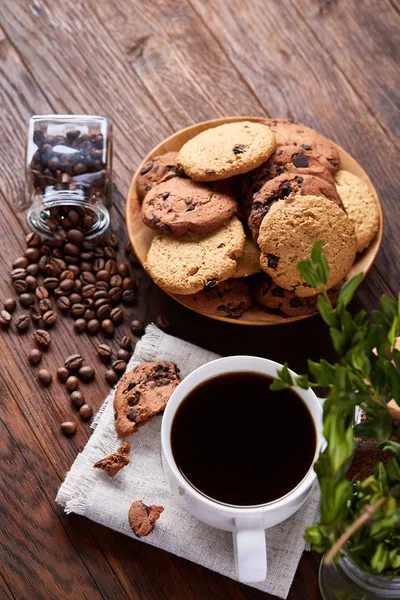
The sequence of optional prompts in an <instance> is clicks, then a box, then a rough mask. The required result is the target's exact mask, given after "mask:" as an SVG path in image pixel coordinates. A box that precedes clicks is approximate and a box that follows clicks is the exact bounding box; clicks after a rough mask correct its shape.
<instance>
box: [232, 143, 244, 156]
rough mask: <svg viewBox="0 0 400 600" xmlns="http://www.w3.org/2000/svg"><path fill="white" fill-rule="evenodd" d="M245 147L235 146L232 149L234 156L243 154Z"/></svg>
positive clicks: (241, 145)
mask: <svg viewBox="0 0 400 600" xmlns="http://www.w3.org/2000/svg"><path fill="white" fill-rule="evenodd" d="M246 150H247V147H246V146H243V144H237V145H236V146H234V147H233V152H234V154H243V152H246Z"/></svg>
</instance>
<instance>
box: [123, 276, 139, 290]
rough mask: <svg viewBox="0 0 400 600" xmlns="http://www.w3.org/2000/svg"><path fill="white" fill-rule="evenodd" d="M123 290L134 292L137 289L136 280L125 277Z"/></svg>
mask: <svg viewBox="0 0 400 600" xmlns="http://www.w3.org/2000/svg"><path fill="white" fill-rule="evenodd" d="M122 289H123V290H134V289H136V279H135V278H134V277H124V279H123V280H122Z"/></svg>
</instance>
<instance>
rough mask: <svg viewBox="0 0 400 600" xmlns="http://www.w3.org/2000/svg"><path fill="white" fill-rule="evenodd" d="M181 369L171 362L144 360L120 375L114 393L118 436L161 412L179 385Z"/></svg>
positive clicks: (126, 433) (127, 432) (121, 436)
mask: <svg viewBox="0 0 400 600" xmlns="http://www.w3.org/2000/svg"><path fill="white" fill-rule="evenodd" d="M178 373H179V369H178V368H177V366H176V365H175V364H174V363H172V362H143V363H141V364H140V365H139V366H138V367H136V368H135V369H132V370H131V371H128V372H127V373H125V375H124V376H123V377H122V378H121V380H120V382H119V384H118V387H117V389H116V391H115V396H114V420H115V430H116V432H117V435H118V437H120V438H125V437H127V436H128V435H131V434H132V433H135V431H137V430H138V429H139V427H142V425H145V424H146V423H148V421H151V419H153V418H154V417H155V416H156V415H158V414H160V413H161V412H162V411H163V410H164V408H165V407H166V405H167V402H168V400H169V399H170V397H171V394H172V392H173V391H174V389H175V388H176V387H177V386H178V385H179V377H178Z"/></svg>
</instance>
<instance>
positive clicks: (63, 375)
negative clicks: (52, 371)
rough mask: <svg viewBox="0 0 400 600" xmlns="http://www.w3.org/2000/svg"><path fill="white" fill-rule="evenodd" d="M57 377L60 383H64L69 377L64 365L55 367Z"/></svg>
mask: <svg viewBox="0 0 400 600" xmlns="http://www.w3.org/2000/svg"><path fill="white" fill-rule="evenodd" d="M57 377H58V379H59V380H60V381H61V382H62V383H65V382H66V381H67V379H68V377H69V371H68V369H67V368H66V367H59V368H58V369H57Z"/></svg>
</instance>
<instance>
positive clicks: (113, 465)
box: [93, 442, 131, 477]
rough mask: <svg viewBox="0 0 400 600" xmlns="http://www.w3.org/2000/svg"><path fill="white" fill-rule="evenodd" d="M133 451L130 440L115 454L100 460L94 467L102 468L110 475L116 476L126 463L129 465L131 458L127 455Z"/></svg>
mask: <svg viewBox="0 0 400 600" xmlns="http://www.w3.org/2000/svg"><path fill="white" fill-rule="evenodd" d="M130 451H131V447H130V444H129V443H128V442H124V443H123V444H122V446H121V447H120V448H118V450H117V451H116V452H114V453H113V454H110V455H109V456H106V457H105V458H102V459H101V460H98V461H97V462H96V463H95V464H94V465H93V468H94V469H102V470H103V471H105V472H106V473H107V475H109V476H110V477H115V475H116V474H117V473H118V472H119V471H120V470H121V469H123V468H124V467H126V465H129V463H130V460H129V458H128V457H127V454H129V452H130Z"/></svg>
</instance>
